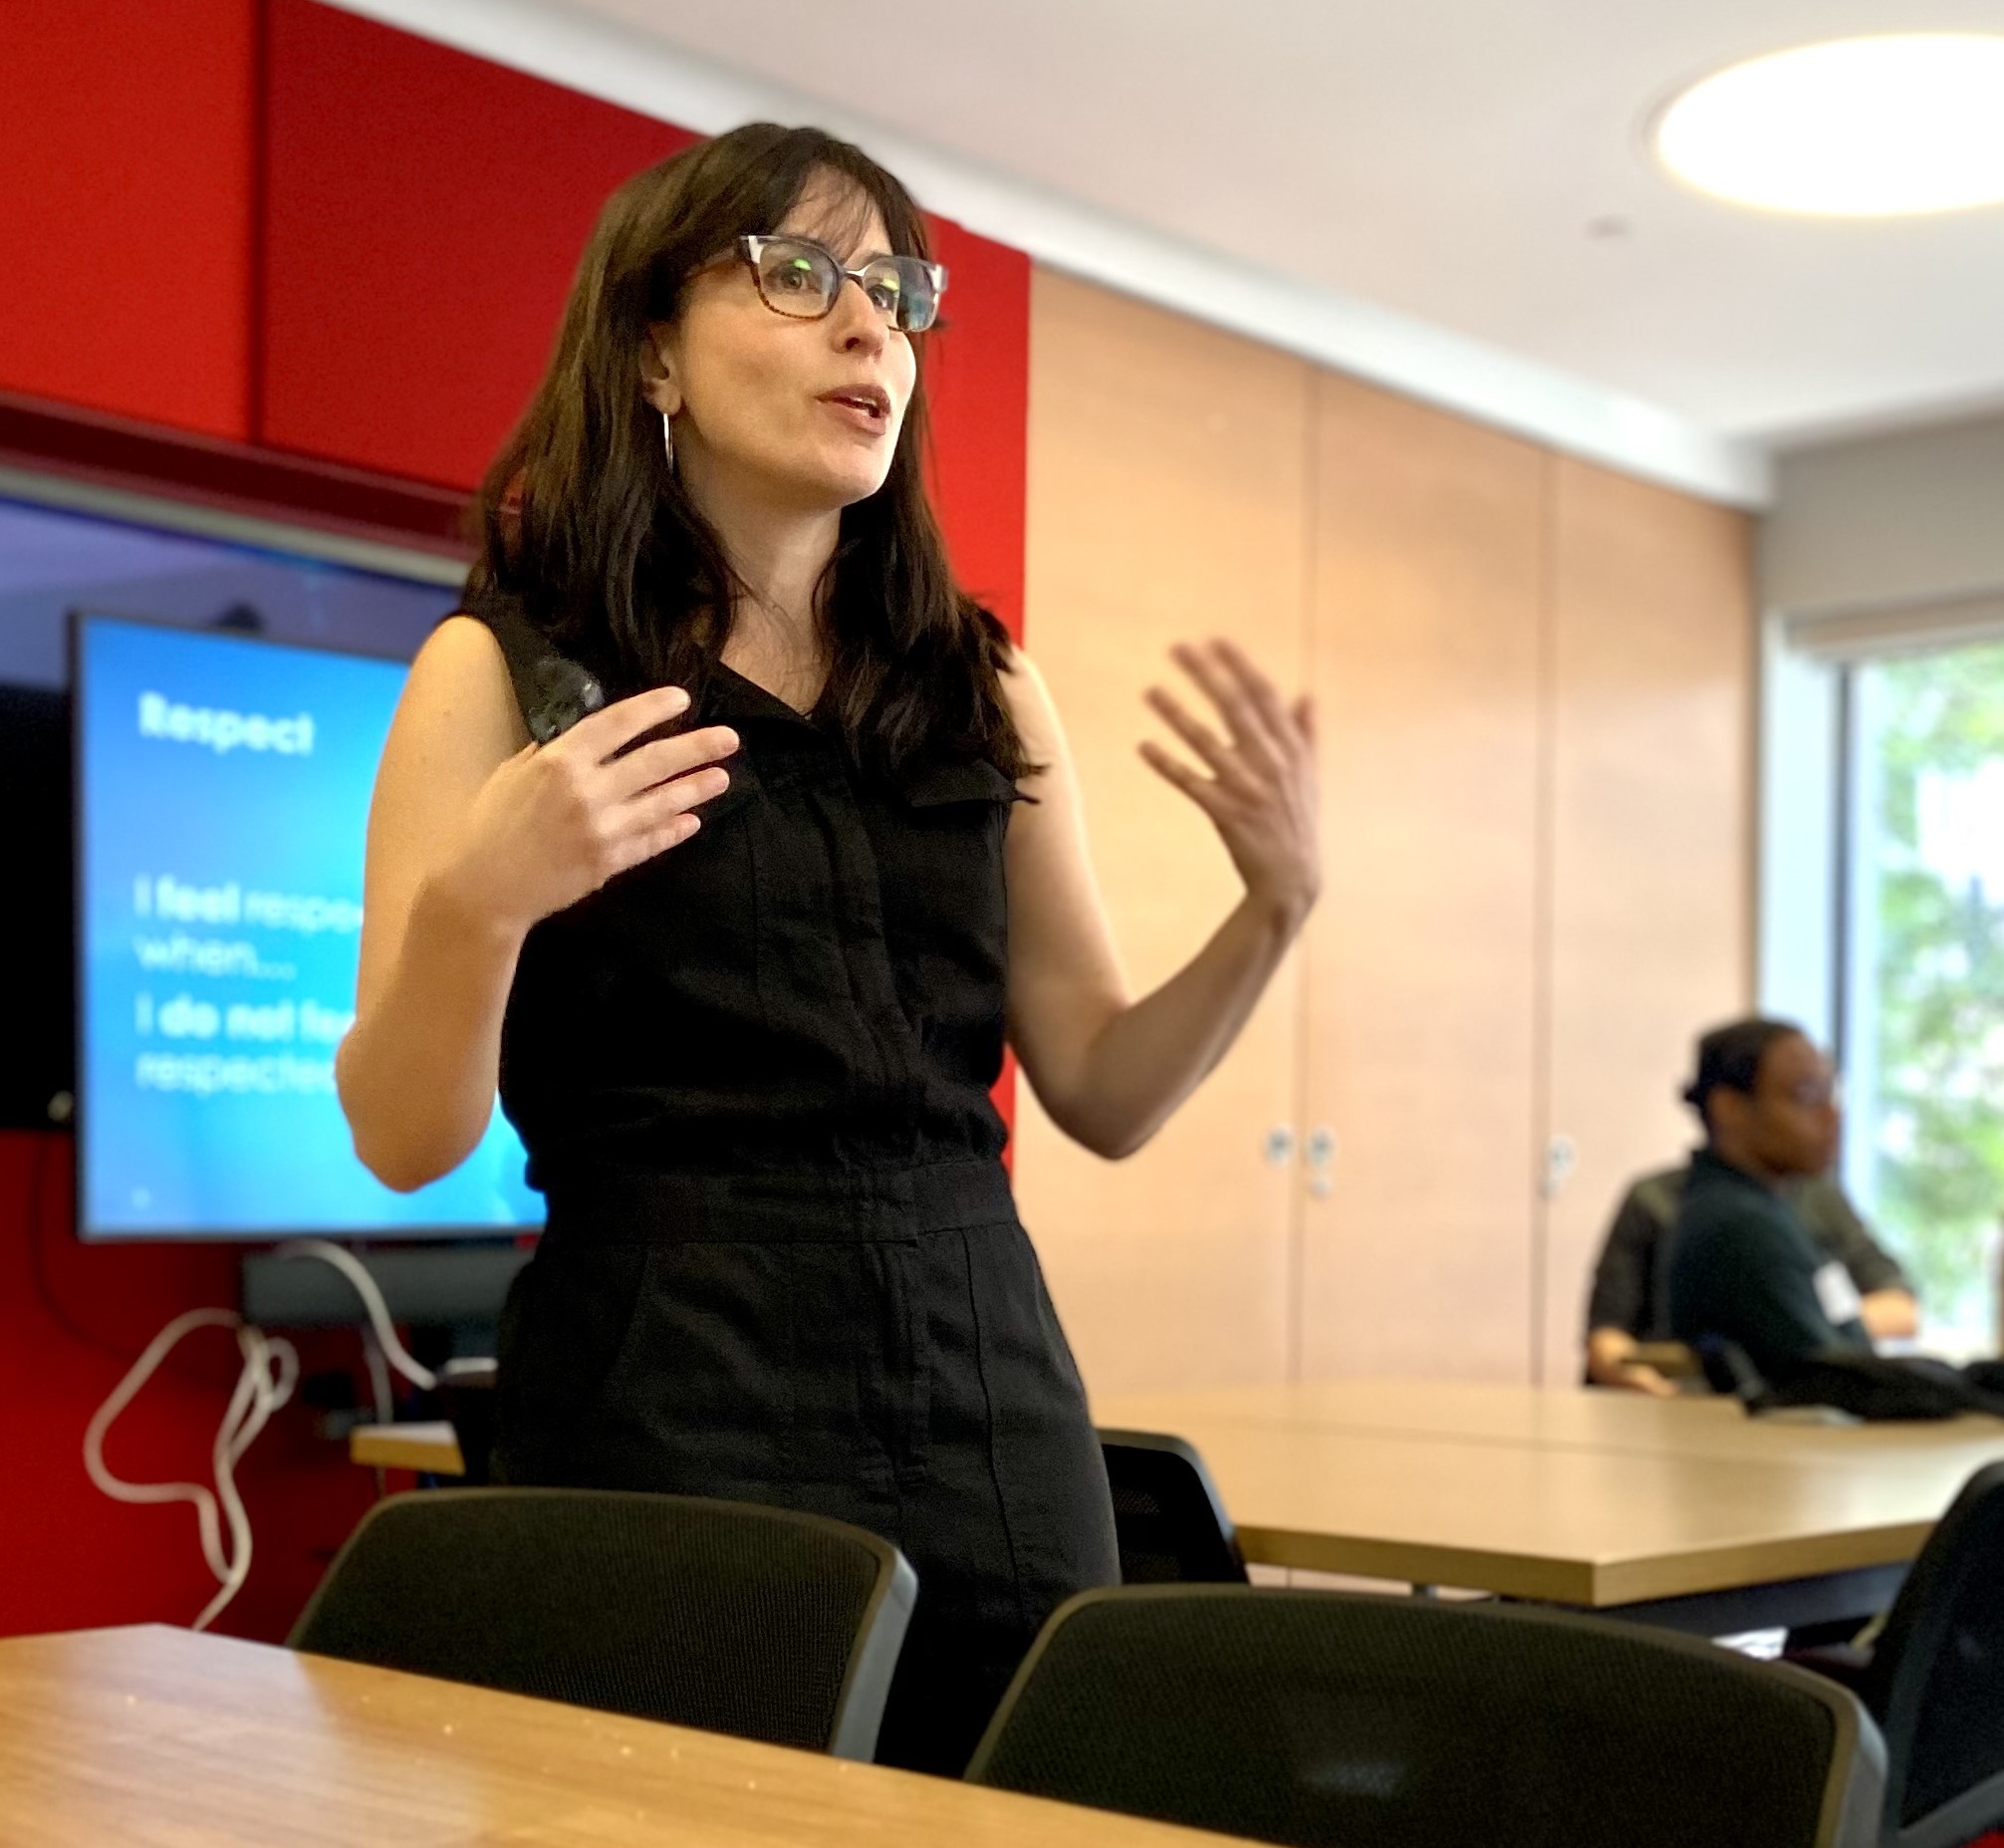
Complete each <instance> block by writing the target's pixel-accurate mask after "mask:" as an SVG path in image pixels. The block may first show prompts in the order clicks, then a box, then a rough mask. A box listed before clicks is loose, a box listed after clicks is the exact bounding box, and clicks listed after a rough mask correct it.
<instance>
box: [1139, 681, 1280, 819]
mask: <svg viewBox="0 0 2004 1848" xmlns="http://www.w3.org/2000/svg"><path fill="white" fill-rule="evenodd" d="M1143 696H1144V697H1145V698H1146V700H1147V702H1148V705H1149V707H1150V708H1151V709H1152V710H1153V711H1154V712H1155V714H1156V715H1157V716H1158V717H1159V718H1160V719H1161V721H1162V722H1163V724H1165V725H1167V726H1168V728H1169V729H1170V730H1171V731H1173V732H1174V733H1175V734H1176V736H1177V737H1179V738H1181V739H1182V741H1183V742H1184V743H1185V744H1187V745H1188V746H1189V747H1190V749H1191V750H1193V751H1195V752H1196V754H1197V755H1198V756H1199V757H1201V758H1202V759H1203V760H1204V762H1205V763H1206V764H1208V765H1209V766H1210V770H1211V774H1212V775H1213V776H1215V777H1216V778H1217V780H1218V781H1219V782H1220V783H1222V784H1224V785H1226V786H1227V787H1229V788H1231V789H1234V790H1236V791H1237V792H1238V793H1239V794H1240V795H1242V796H1256V795H1257V794H1258V793H1259V789H1258V785H1257V784H1256V783H1255V782H1254V781H1253V779H1252V778H1251V777H1250V776H1248V775H1247V773H1246V770H1245V768H1244V766H1243V765H1242V764H1241V763H1240V762H1239V761H1238V759H1237V757H1236V756H1235V755H1234V754H1233V753H1232V752H1231V751H1230V750H1229V749H1227V748H1226V746H1225V743H1224V741H1223V740H1222V739H1221V738H1220V737H1219V736H1218V735H1217V733H1216V732H1214V731H1212V730H1211V728H1210V727H1209V726H1208V725H1205V724H1202V723H1200V722H1199V721H1198V720H1196V719H1194V718H1192V717H1191V716H1190V714H1189V713H1188V712H1186V711H1185V710H1184V709H1183V706H1182V703H1181V702H1180V701H1179V700H1177V699H1176V698H1175V697H1174V695H1173V694H1171V693H1168V692H1165V691H1163V689H1162V688H1161V687H1159V686H1151V687H1149V688H1148V690H1147V692H1146V694H1144V695H1143Z"/></svg>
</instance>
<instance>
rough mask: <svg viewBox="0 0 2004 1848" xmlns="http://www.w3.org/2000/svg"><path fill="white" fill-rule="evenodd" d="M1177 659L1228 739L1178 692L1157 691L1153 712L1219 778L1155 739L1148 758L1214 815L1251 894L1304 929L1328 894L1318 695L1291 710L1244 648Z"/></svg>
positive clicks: (1198, 650) (1184, 653)
mask: <svg viewBox="0 0 2004 1848" xmlns="http://www.w3.org/2000/svg"><path fill="white" fill-rule="evenodd" d="M1169 659H1170V660H1173V661H1174V662H1175V663H1176V665H1177V666H1179V667H1180V668H1182V670H1183V671H1184V672H1185V673H1187V674H1188V675H1189V676H1190V678H1191V679H1192V680H1194V681H1195V682H1196V684H1197V687H1198V689H1199V690H1200V691H1201V692H1202V693H1203V695H1204V697H1205V698H1206V699H1208V700H1209V701H1210V703H1211V705H1212V706H1213V707H1214V708H1215V709H1216V713H1217V716H1218V718H1219V720H1220V721H1221V722H1222V724H1223V726H1224V736H1222V737H1220V736H1219V735H1218V733H1217V731H1216V730H1214V729H1213V728H1212V727H1211V726H1209V725H1207V724H1205V723H1204V722H1203V721H1202V720H1201V719H1199V718H1197V717H1195V716H1193V715H1192V714H1191V713H1190V711H1189V710H1188V709H1187V708H1186V707H1185V706H1184V705H1183V704H1182V702H1181V701H1180V700H1178V699H1177V698H1176V697H1175V696H1174V695H1173V694H1172V693H1170V692H1168V691H1166V690H1165V689H1164V688H1162V687H1159V686H1151V687H1149V688H1148V691H1147V695H1146V697H1147V702H1148V704H1149V705H1150V706H1151V707H1153V709H1154V710H1155V712H1156V713H1157V714H1158V715H1159V716H1160V718H1161V719H1162V721H1163V723H1164V724H1166V725H1167V726H1168V727H1169V729H1170V730H1171V731H1173V732H1174V733H1175V734H1176V736H1177V737H1179V738H1180V739H1181V740H1182V741H1183V742H1184V743H1185V744H1186V745H1188V746H1189V748H1190V749H1191V750H1192V751H1193V752H1194V753H1195V754H1196V756H1197V757H1198V758H1199V759H1200V760H1201V761H1202V763H1203V765H1204V768H1205V769H1206V770H1208V771H1209V772H1210V774H1209V775H1207V776H1206V775H1204V774H1202V773H1201V772H1199V771H1197V770H1194V769H1192V768H1191V767H1190V766H1189V765H1188V764H1186V763H1184V762H1183V760H1182V759H1181V758H1180V757H1176V756H1172V755H1171V754H1170V753H1169V752H1168V751H1166V750H1164V749H1163V748H1162V747H1161V746H1160V745H1159V744H1157V743H1155V742H1154V740H1153V739H1149V740H1147V741H1146V742H1144V743H1143V744H1142V745H1141V755H1142V757H1143V758H1145V759H1146V760H1147V763H1148V764H1149V766H1150V767H1151V768H1152V769H1154V770H1155V771H1156V772H1157V773H1159V774H1160V775H1161V776H1162V777H1164V778H1165V779H1166V780H1167V781H1169V782H1171V783H1173V784H1174V785H1175V786H1176V787H1177V788H1178V789H1180V790H1181V791H1182V792H1183V794H1184V795H1186V796H1188V797H1189V799H1190V800H1191V801H1192V802H1194V803H1195V804H1196V805H1197V807H1198V808H1200V809H1202V810H1203V812H1204V813H1205V814H1206V815H1208V816H1209V817H1210V819H1211V823H1212V825H1213V826H1214V827H1215V828H1216V829H1217V831H1218V834H1219V836H1220V837H1221V838H1222V839H1223V841H1224V844H1225V850H1226V852H1228V853H1229V854H1230V855H1231V857H1232V864H1233V865H1234V866H1235V867H1237V868H1238V871H1239V877H1240V878H1241V879H1243V880H1244V881H1245V886H1246V894H1247V896H1248V897H1249V898H1250V899H1252V901H1253V902H1254V903H1255V904H1257V905H1259V906H1260V907H1262V908H1263V909H1266V910H1269V911H1271V912H1272V914H1273V915H1274V917H1275V918H1276V919H1277V920H1278V921H1280V922H1281V923H1283V924H1286V925H1287V926H1288V927H1289V928H1294V927H1297V926H1299V924H1301V921H1302V920H1303V919H1304V918H1306V917H1307V915H1308V912H1309V908H1310V907H1311V906H1313V905H1314V904H1315V901H1316V897H1317V895H1318V894H1319V893H1320V892H1321V890H1322V858H1321V852H1320V848H1319V845H1318V841H1317V808H1318V803H1317V791H1316V775H1315V715H1314V710H1313V708H1312V706H1311V705H1310V703H1309V699H1308V696H1307V694H1305V693H1304V694H1303V695H1301V696H1300V697H1299V698H1297V699H1296V700H1295V701H1294V703H1293V704H1292V705H1289V704H1287V703H1286V702H1285V701H1284V700H1283V699H1282V698H1281V696H1280V693H1279V691H1278V690H1277V689H1276V688H1275V686H1274V683H1273V682H1272V681H1271V680H1270V679H1268V678H1267V677H1266V675H1265V674H1263V673H1262V672H1261V671H1260V670H1259V669H1258V668H1257V667H1255V666H1254V665H1253V663H1252V662H1251V661H1250V660H1248V659H1247V658H1246V656H1245V653H1244V652H1243V651H1242V650H1241V649H1240V648H1239V647H1238V646H1237V645H1236V644H1235V643H1231V642H1226V641H1222V640H1220V641H1214V642H1209V643H1205V644H1202V645H1199V646H1195V647H1192V646H1190V645H1188V644H1184V645H1180V646H1178V647H1176V648H1173V649H1171V650H1170V651H1169Z"/></svg>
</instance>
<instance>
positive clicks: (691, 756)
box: [601, 725, 738, 801]
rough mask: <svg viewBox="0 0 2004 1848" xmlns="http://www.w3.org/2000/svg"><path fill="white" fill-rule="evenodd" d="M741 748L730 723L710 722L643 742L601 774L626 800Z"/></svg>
mask: <svg viewBox="0 0 2004 1848" xmlns="http://www.w3.org/2000/svg"><path fill="white" fill-rule="evenodd" d="M737 748H738V734H737V733H736V732H735V731H733V730H732V729H731V728H730V727H729V726H728V725H706V726H705V727H704V728H703V729H702V730H701V731H684V732H678V733H677V734H676V735H675V736H673V737H671V738H656V739H655V740H654V741H653V742H652V743H651V744H642V745H641V746H640V747H639V748H638V749H637V750H633V751H628V752H627V753H626V756H624V757H618V758H615V759H614V760H613V761H612V762H611V763H609V764H607V765H605V766H604V768H603V770H602V771H601V774H602V775H603V776H604V777H605V778H606V779H607V780H606V785H605V786H606V788H607V790H608V792H609V793H610V794H611V795H612V797H613V799H614V800H615V801H624V800H626V798H628V797H630V796H635V795H638V794H639V793H640V792H641V791H642V790H645V789H651V788H653V787H654V785H655V784H657V783H666V782H670V781H672V780H673V779H674V778H675V777H678V776H686V775H687V774H688V772H689V771H691V770H693V769H695V768H697V767H698V766H699V765H701V764H710V763H715V762H717V761H718V760H719V759H720V758H724V757H728V756H730V755H731V754H732V753H733V752H734V751H736V749H737Z"/></svg>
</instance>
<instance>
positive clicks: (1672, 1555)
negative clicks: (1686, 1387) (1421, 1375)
mask: <svg viewBox="0 0 2004 1848" xmlns="http://www.w3.org/2000/svg"><path fill="white" fill-rule="evenodd" d="M1093 1411H1094V1417H1095V1419H1096V1421H1097V1423H1098V1424H1099V1425H1101V1426H1102V1427H1103V1428H1115V1429H1130V1430H1141V1431H1152V1432H1162V1433H1170V1434H1173V1435H1176V1436H1179V1437H1182V1438H1185V1439H1187V1440H1188V1441H1189V1442H1190V1443H1191V1444H1192V1445H1194V1446H1195V1447H1196V1449H1197V1451H1198V1452H1199V1453H1200V1454H1201V1455H1202V1456H1203V1458H1204V1461H1205V1464H1206V1465H1207V1467H1208V1468H1209V1470H1210V1472H1211V1475H1212V1477H1213V1479H1214V1480H1215V1481H1216V1483H1217V1485H1218V1488H1219V1493H1220V1496H1221V1499H1222V1500H1223V1502H1224V1504H1225V1508H1226V1510H1227V1512H1228V1513H1229V1515H1230V1516H1231V1518H1232V1519H1233V1521H1234V1522H1235V1523H1236V1524H1237V1527H1238V1533H1239V1540H1240V1544H1241V1547H1242V1548H1243V1550H1244V1552H1245V1555H1246V1557H1247V1559H1248V1560H1249V1561H1252V1562H1255V1563H1257V1564H1263V1565H1268V1566H1275V1567H1288V1568H1293V1569H1296V1570H1299V1571H1306V1572H1314V1573H1328V1574H1337V1575H1343V1576H1354V1577H1365V1578H1371V1579H1377V1580H1392V1581H1396V1582H1400V1583H1404V1584H1410V1585H1414V1586H1417V1587H1425V1588H1449V1587H1452V1588H1458V1589H1462V1590H1468V1591H1479V1592H1489V1593H1494V1594H1497V1595H1501V1596H1504V1597H1509V1598H1517V1599H1524V1600H1530V1601H1537V1602H1543V1603H1550V1604H1559V1605H1567V1606H1571V1607H1574V1608H1578V1609H1584V1610H1589V1611H1596V1612H1601V1613H1604V1614H1607V1615H1610V1616H1622V1617H1628V1618H1633V1619H1638V1620H1642V1621H1646V1622H1651V1623H1658V1624H1664V1625H1668V1626H1670V1627H1673V1628H1677V1629H1682V1630H1689V1631H1694V1632H1697V1633H1700V1634H1705V1635H1713V1636H1717V1635H1723V1634H1726V1633H1728V1632H1732V1631H1740V1630H1754V1629H1759V1628H1763V1627H1768V1626H1790V1627H1794V1626H1800V1625H1809V1624H1816V1623H1822V1622H1832V1621H1848V1620H1850V1619H1852V1618H1854V1617H1862V1616H1865V1615H1868V1614H1870V1613H1871V1612H1872V1611H1874V1610H1878V1609H1880V1608H1882V1607H1883V1606H1884V1604H1885V1603H1886V1602H1887V1601H1888V1600H1889V1599H1890V1597H1891V1596H1892V1594H1893V1592H1894V1591H1895V1590H1896V1589H1897V1586H1898V1582H1899V1580H1900V1578H1901V1577H1902V1576H1903V1575H1904V1572H1905V1569H1906V1567H1907V1565H1908V1564H1910V1563H1911V1561H1912V1559H1913V1557H1914V1555H1915V1554H1916V1553H1917V1552H1918V1551H1919V1549H1920V1547H1921V1546H1922V1545H1923V1544H1924V1542H1925V1541H1926V1538H1927V1535H1928V1534H1929V1532H1930V1531H1932V1529H1933V1526H1934V1523H1935V1522H1936V1521H1937V1520H1938V1519H1939V1518H1940V1516H1941V1514H1942V1513H1943V1512H1944V1511H1945V1510H1946V1509H1947V1507H1948V1505H1949V1503H1950V1502H1951V1501H1953V1500H1954V1498H1955V1495H1956V1493H1957V1491H1958V1490H1959V1489H1960V1488H1961V1486H1962V1484H1963V1483H1964V1482H1965V1481H1966V1480H1967V1479H1968V1477H1969V1476H1970V1475H1971V1474H1972V1473H1973V1472H1974V1471H1975V1470H1976V1469H1978V1468H1980V1467H1982V1466H1983V1465H1984V1464H1985V1463H1991V1462H1997V1461H2004V1420H1997V1419H1990V1418H1981V1417H1967V1418H1959V1419H1953V1420H1949V1421H1946V1422H1942V1423H1929V1424H1876V1425H1862V1424H1856V1423H1849V1422H1839V1421H1838V1420H1837V1419H1836V1418H1835V1417H1834V1415H1829V1414H1820V1413H1817V1412H1811V1411H1792V1412H1789V1413H1786V1414H1782V1415H1780V1416H1773V1415H1770V1416H1766V1417H1761V1418H1750V1417H1749V1416H1748V1415H1747V1414H1746V1412H1745V1411H1744V1410H1743V1409H1742V1407H1741V1406H1740V1405H1739V1403H1738V1402H1737V1401H1735V1400H1732V1399H1729V1398H1715V1397H1711V1396H1708V1395H1687V1396H1680V1397H1678V1398H1675V1399H1653V1398H1649V1397H1646V1396H1644V1395H1642V1394H1638V1393H1620V1392H1608V1391H1601V1390H1590V1389H1586V1388H1578V1387H1566V1388H1557V1389H1539V1388H1534V1387H1528V1386H1507V1385H1493V1384H1482V1383H1475V1382H1454V1381H1440V1380H1385V1379H1354V1380H1321V1381H1307V1382H1300V1383H1295V1384H1286V1385H1254V1386H1242V1387H1228V1388H1212V1389H1207V1390H1203V1391H1192V1392H1180V1393H1148V1394H1107V1395H1098V1396H1096V1397H1095V1399H1094V1403H1093Z"/></svg>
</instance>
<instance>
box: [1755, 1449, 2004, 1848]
mask: <svg viewBox="0 0 2004 1848" xmlns="http://www.w3.org/2000/svg"><path fill="white" fill-rule="evenodd" d="M1790 1660H1791V1661H1795V1662H1799V1663H1801V1664H1802V1665H1803V1666H1804V1667H1806V1668H1813V1669H1816V1670H1817V1671H1818V1672H1819V1673H1822V1674H1826V1675H1830V1676H1832V1677H1833V1678H1835V1679H1837V1680H1841V1681H1843V1682H1844V1683H1845V1684H1846V1685H1847V1686H1849V1687H1850V1688H1852V1689H1853V1690H1854V1691H1855V1692H1856V1693H1857V1695H1858V1697H1859V1698H1860V1699H1861V1700H1862V1701H1863V1702H1864V1703H1865V1705H1866V1707H1867V1708H1868V1709H1870V1711H1871V1713H1872V1715H1873V1717H1874V1718H1875V1719H1877V1720H1878V1721H1879V1730H1880V1731H1881V1732H1882V1733H1883V1734H1884V1735H1885V1755H1886V1776H1885V1813H1884V1818H1883V1823H1882V1827H1881V1832H1880V1840H1881V1841H1882V1842H1883V1844H1884V1848H1961V1844H1963V1843H1964V1842H1967V1841H1970V1840H1971V1839H1973V1838H1974V1837H1975V1836H1978V1835H1980V1834H1982V1833H1983V1832H1984V1831H1985V1830H1986V1829H1992V1828H1997V1827H1999V1826H2004V1463H1991V1464H1990V1465H1989V1466H1988V1467H1987V1468H1983V1469H1979V1470H1977V1472H1976V1473H1975V1474H1974V1475H1973V1476H1971V1477H1970V1478H1969V1480H1968V1481H1967V1482H1966V1483H1964V1484H1963V1487H1962V1492H1961V1493H1960V1494H1959V1495H1957V1496H1956V1498H1955V1504H1954V1506H1953V1507H1951V1508H1950V1509H1949V1510H1948V1512H1947V1513H1946V1514H1944V1515H1943V1516H1942V1517H1941V1521H1940V1523H1939V1525H1937V1526H1936V1527H1935V1529H1934V1531H1933V1533H1932V1534H1930V1535H1929V1536H1928V1540H1927V1544H1926V1545H1925V1546H1924V1547H1922V1548H1921V1551H1920V1557H1919V1558H1918V1559H1916V1560H1915V1561H1914V1562H1913V1569H1912V1571H1910V1572H1909V1573H1908V1574H1907V1575H1906V1582H1905V1583H1904V1584H1903V1585H1901V1586H1900V1588H1899V1596H1898V1597H1897V1598H1896V1599H1894V1600H1893V1605H1892V1609H1891V1610H1890V1611H1889V1612H1888V1613H1887V1614H1886V1619H1885V1628H1884V1630H1883V1631H1882V1632H1881V1633H1880V1636H1879V1642H1878V1644H1877V1645H1876V1646H1875V1647H1874V1648H1872V1649H1871V1650H1869V1651H1862V1650H1810V1651H1805V1652H1804V1653H1802V1654H1801V1655H1799V1656H1793V1657H1791V1658H1790Z"/></svg>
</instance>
